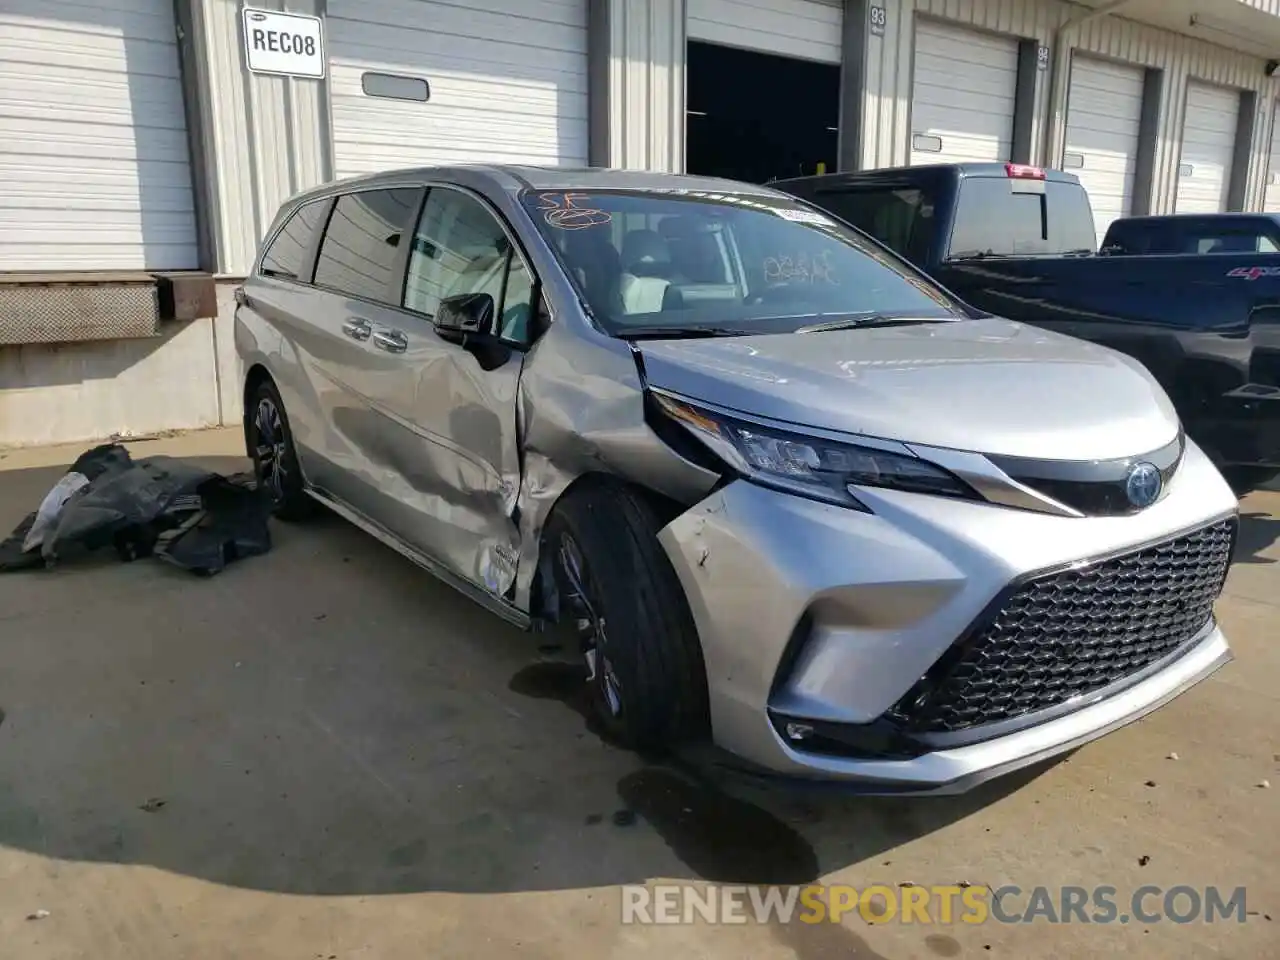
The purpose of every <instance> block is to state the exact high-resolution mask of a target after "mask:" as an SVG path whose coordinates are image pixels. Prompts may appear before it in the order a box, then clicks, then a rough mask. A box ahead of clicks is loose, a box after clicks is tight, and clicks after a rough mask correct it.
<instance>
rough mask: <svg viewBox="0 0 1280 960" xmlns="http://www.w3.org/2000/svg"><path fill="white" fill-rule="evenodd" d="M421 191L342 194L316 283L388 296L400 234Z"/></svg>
mask: <svg viewBox="0 0 1280 960" xmlns="http://www.w3.org/2000/svg"><path fill="white" fill-rule="evenodd" d="M421 195H422V194H421V191H419V190H415V189H413V188H402V189H396V190H366V191H363V192H361V193H348V194H346V195H344V196H341V197H339V198H338V202H337V203H336V204H335V205H334V208H333V214H332V216H330V217H329V226H328V227H327V228H326V230H325V233H324V240H323V241H322V242H321V244H320V256H319V257H317V258H316V279H315V282H316V285H317V286H321V287H329V288H331V289H333V290H337V291H339V292H341V293H346V294H349V295H351V296H353V297H363V298H364V299H366V300H374V301H382V302H387V301H388V299H389V297H390V293H389V291H390V290H391V280H392V274H393V273H394V272H395V268H396V253H397V250H398V248H399V246H400V240H401V238H402V236H403V233H404V231H405V228H406V227H407V226H408V223H409V220H410V217H411V216H412V215H413V214H412V211H413V210H414V209H415V208H416V206H417V203H418V197H420V196H421ZM391 302H394V300H393V299H392V300H391Z"/></svg>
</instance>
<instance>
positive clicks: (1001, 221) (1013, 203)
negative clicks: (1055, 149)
mask: <svg viewBox="0 0 1280 960" xmlns="http://www.w3.org/2000/svg"><path fill="white" fill-rule="evenodd" d="M1014 183H1015V181H1011V180H1009V179H1007V178H1004V177H969V178H967V179H965V180H964V181H963V183H962V184H961V187H960V196H959V201H958V203H957V206H956V217H955V226H954V227H953V228H952V231H951V244H950V247H949V252H948V256H952V257H956V256H962V255H965V254H969V255H972V254H975V253H990V254H995V255H997V256H1019V255H1022V254H1044V253H1066V252H1067V251H1069V250H1093V249H1094V247H1095V244H1096V243H1097V234H1096V232H1095V227H1094V222H1093V212H1092V210H1091V209H1090V207H1089V198H1088V195H1087V194H1086V193H1085V192H1084V188H1083V187H1081V186H1080V185H1079V184H1074V183H1062V182H1055V181H1052V180H1051V181H1047V182H1046V183H1045V184H1044V187H1045V191H1044V193H1043V194H1039V193H1015V192H1014V190H1013V186H1014Z"/></svg>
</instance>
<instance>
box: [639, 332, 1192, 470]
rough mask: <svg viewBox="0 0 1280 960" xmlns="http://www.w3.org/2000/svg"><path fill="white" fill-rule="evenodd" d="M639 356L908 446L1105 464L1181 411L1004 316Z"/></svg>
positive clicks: (701, 388) (1141, 371) (793, 416)
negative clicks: (924, 445) (1005, 318)
mask: <svg viewBox="0 0 1280 960" xmlns="http://www.w3.org/2000/svg"><path fill="white" fill-rule="evenodd" d="M636 346H637V347H638V348H639V350H640V352H641V353H642V354H643V357H644V364H645V375H646V378H647V379H648V381H649V383H650V384H651V385H652V386H654V387H658V388H662V389H666V390H669V391H671V392H673V393H678V394H681V395H683V396H685V397H687V398H689V399H690V400H702V401H704V402H707V403H712V404H716V405H717V406H720V407H727V408H730V409H733V410H738V411H741V412H743V413H747V414H754V415H756V416H759V417H767V418H769V419H773V420H781V421H786V422H790V423H795V424H803V425H808V426H812V427H818V428H822V429H827V430H837V431H842V432H846V433H854V434H861V435H863V436H871V437H880V438H882V439H888V440H898V441H902V442H905V443H918V444H928V445H930V446H937V447H949V448H952V449H957V450H969V451H974V452H979V453H989V454H996V455H1002V456H1012V457H1034V458H1043V459H1053V460H1108V459H1113V458H1120V457H1129V456H1136V455H1139V454H1143V453H1147V452H1150V451H1152V450H1156V449H1158V448H1159V447H1161V446H1163V445H1165V444H1167V443H1169V442H1170V441H1171V440H1172V439H1173V438H1174V437H1175V436H1176V435H1177V431H1178V416H1177V413H1176V412H1175V411H1174V409H1173V404H1172V403H1171V402H1170V401H1169V398H1168V396H1167V395H1166V394H1165V392H1164V390H1163V389H1161V387H1160V385H1159V384H1157V383H1156V381H1155V380H1154V378H1153V377H1152V376H1151V374H1150V373H1148V372H1147V370H1146V368H1145V367H1143V366H1142V365H1141V364H1140V363H1138V362H1137V361H1136V360H1133V359H1131V358H1130V357H1127V356H1125V355H1123V354H1120V353H1117V352H1116V351H1114V350H1110V349H1108V348H1106V347H1100V346H1098V345H1096V344H1093V343H1089V342H1087V341H1084V340H1077V339H1075V338H1074V337H1067V336H1062V335H1060V334H1055V333H1050V332H1048V331H1046V330H1042V329H1040V328H1038V327H1029V326H1026V325H1024V324H1020V323H1014V322H1012V321H1009V320H1000V319H980V320H957V321H951V322H945V323H923V324H918V325H914V326H901V327H880V328H876V327H868V328H865V329H862V330H858V329H853V330H833V331H827V332H825V333H823V332H814V333H802V334H770V335H761V336H749V337H725V338H718V339H704V340H656V341H644V342H640V343H637V344H636Z"/></svg>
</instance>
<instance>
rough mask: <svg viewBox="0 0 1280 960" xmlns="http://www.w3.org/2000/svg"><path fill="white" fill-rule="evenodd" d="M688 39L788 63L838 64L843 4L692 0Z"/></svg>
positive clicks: (794, 0)
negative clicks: (784, 59)
mask: <svg viewBox="0 0 1280 960" xmlns="http://www.w3.org/2000/svg"><path fill="white" fill-rule="evenodd" d="M687 10H688V13H687V16H688V28H687V30H688V37H689V39H690V40H701V41H705V42H707V43H719V44H722V45H724V46H729V47H739V48H741V49H744V50H759V51H762V52H764V53H774V54H778V55H780V56H784V57H798V58H800V59H803V60H818V61H821V62H823V63H839V62H840V60H841V54H840V52H841V42H842V30H843V23H844V13H843V9H842V5H841V3H840V2H839V0H688V8H687Z"/></svg>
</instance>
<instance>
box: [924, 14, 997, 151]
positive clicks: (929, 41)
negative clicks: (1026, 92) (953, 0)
mask: <svg viewBox="0 0 1280 960" xmlns="http://www.w3.org/2000/svg"><path fill="white" fill-rule="evenodd" d="M1017 86H1018V43H1017V41H1016V40H1013V39H1010V38H1008V37H997V36H993V35H992V34H988V33H979V32H978V31H975V30H967V29H964V28H962V27H956V26H952V25H951V24H945V23H939V22H937V21H934V20H919V21H917V22H916V48H915V69H914V71H913V73H912V86H911V162H912V163H913V164H921V163H955V162H963V161H967V160H976V161H983V160H1008V159H1010V156H1011V152H1012V148H1013V103H1014V95H1015V92H1016V90H1017Z"/></svg>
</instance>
